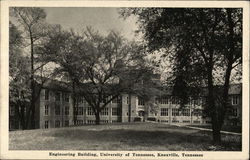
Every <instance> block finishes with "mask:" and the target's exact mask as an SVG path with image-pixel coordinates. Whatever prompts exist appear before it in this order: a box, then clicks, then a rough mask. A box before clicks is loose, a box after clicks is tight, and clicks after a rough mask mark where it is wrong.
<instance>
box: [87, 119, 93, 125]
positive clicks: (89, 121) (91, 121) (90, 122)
mask: <svg viewBox="0 0 250 160" xmlns="http://www.w3.org/2000/svg"><path fill="white" fill-rule="evenodd" d="M87 123H88V124H94V123H95V121H94V120H87Z"/></svg>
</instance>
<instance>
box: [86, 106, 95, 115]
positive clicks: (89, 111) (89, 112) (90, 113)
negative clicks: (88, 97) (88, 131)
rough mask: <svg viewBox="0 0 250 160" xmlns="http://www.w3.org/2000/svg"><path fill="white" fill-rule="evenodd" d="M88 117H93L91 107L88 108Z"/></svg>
mask: <svg viewBox="0 0 250 160" xmlns="http://www.w3.org/2000/svg"><path fill="white" fill-rule="evenodd" d="M87 114H88V115H94V112H93V110H92V108H91V107H88V113H87Z"/></svg>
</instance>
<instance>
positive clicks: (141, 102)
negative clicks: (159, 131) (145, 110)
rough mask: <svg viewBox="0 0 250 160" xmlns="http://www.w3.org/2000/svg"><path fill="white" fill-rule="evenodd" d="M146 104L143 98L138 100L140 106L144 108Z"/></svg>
mask: <svg viewBox="0 0 250 160" xmlns="http://www.w3.org/2000/svg"><path fill="white" fill-rule="evenodd" d="M144 104H145V102H144V99H143V98H141V97H139V98H138V105H139V106H144Z"/></svg>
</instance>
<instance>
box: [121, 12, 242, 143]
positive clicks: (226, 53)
mask: <svg viewBox="0 0 250 160" xmlns="http://www.w3.org/2000/svg"><path fill="white" fill-rule="evenodd" d="M121 14H122V15H123V16H124V17H127V16H130V15H132V14H133V15H136V16H137V17H138V22H139V24H140V29H141V31H142V33H143V34H144V38H145V40H146V42H147V44H148V47H149V50H150V51H155V50H160V49H164V50H165V54H168V53H171V54H172V55H173V57H174V60H175V61H174V66H175V70H174V71H173V74H172V76H173V77H175V78H173V80H174V84H177V85H179V84H182V85H183V86H186V85H189V84H192V85H193V84H194V82H197V81H198V82H200V83H201V86H202V84H203V85H205V86H206V87H207V89H208V96H207V99H208V100H207V105H206V108H205V109H206V111H207V114H208V115H209V116H210V117H211V119H212V128H213V140H214V142H220V141H221V135H220V130H221V127H222V125H223V121H224V117H225V113H226V110H227V108H228V104H227V102H228V90H229V84H230V77H231V72H232V70H233V69H234V68H236V67H238V66H239V65H240V64H241V62H242V9H240V8H214V9H211V8H206V9H205V8H127V9H123V10H122V11H121ZM180 62H183V63H182V64H181V63H180ZM179 64H180V65H179ZM178 65H179V67H178ZM188 74H190V75H196V76H194V78H193V77H191V76H187V75H188ZM198 75H201V76H198ZM196 77H197V78H196ZM200 78H201V79H202V80H203V81H200ZM216 84H220V85H223V87H222V90H223V92H222V93H221V95H220V96H221V97H222V101H221V103H216V101H215V97H216V96H215V92H216V91H215V85H216ZM192 85H190V86H192ZM180 87H182V86H180ZM177 88H178V87H177ZM186 88H187V87H186Z"/></svg>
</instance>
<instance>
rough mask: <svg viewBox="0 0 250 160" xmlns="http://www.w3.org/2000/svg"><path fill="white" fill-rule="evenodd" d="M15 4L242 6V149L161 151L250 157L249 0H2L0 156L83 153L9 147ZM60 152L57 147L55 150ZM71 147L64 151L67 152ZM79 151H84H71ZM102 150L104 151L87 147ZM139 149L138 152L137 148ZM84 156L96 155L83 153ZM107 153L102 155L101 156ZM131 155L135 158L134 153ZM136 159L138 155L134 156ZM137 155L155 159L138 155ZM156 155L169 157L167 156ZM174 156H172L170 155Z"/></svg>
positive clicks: (45, 155)
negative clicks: (10, 43) (10, 41)
mask: <svg viewBox="0 0 250 160" xmlns="http://www.w3.org/2000/svg"><path fill="white" fill-rule="evenodd" d="M11 6H36V7H152V6H154V7H197V8H198V7H211V8H216V7H233V8H236V7H242V8H243V13H244V16H243V36H244V37H243V105H242V109H243V111H242V116H243V118H242V119H243V132H242V134H243V137H242V143H243V148H242V152H236V151H234V152H211V151H206V152H199V151H191V152H190V151H173V152H170V151H161V153H202V154H203V155H204V157H203V158H200V157H198V158H194V157H193V158H187V157H185V158H180V157H179V158H174V157H171V159H209V160H212V159H225V160H228V159H235V160H236V159H240V160H244V159H248V158H249V15H250V14H249V2H247V1H222V2H219V1H202V2H201V1H1V57H0V59H1V68H0V69H1V72H0V73H1V74H0V76H1V81H0V84H1V96H0V98H1V99H0V103H1V107H0V113H1V115H0V126H1V133H0V135H1V137H0V142H1V146H0V159H51V158H53V159H79V158H81V157H49V156H48V151H32V150H29V151H9V150H8V145H9V142H8V140H9V135H8V113H9V112H8V101H9V100H8V77H9V76H8V74H9V73H8V66H9V61H8V35H9V33H8V24H9V23H8V21H9V19H8V18H9V17H8V16H9V12H8V7H11ZM53 152H57V151H53ZM67 152H69V151H60V153H67ZM70 152H71V153H76V154H77V153H78V152H83V151H70ZM84 152H92V153H99V152H100V151H84ZM103 152H109V153H117V151H103ZM118 152H119V153H132V151H118ZM140 152H141V153H158V152H157V151H140ZM136 153H137V152H136ZM82 158H83V159H86V158H88V159H96V158H94V157H82ZM99 158H102V159H103V157H98V158H97V159H99ZM109 159H126V157H122V158H119V157H113V158H112V157H109ZM130 159H132V158H131V157H130ZM133 159H134V158H133ZM136 159H152V158H147V157H136ZM155 159H166V157H163V158H160V157H157V158H155ZM167 159H170V158H167Z"/></svg>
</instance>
